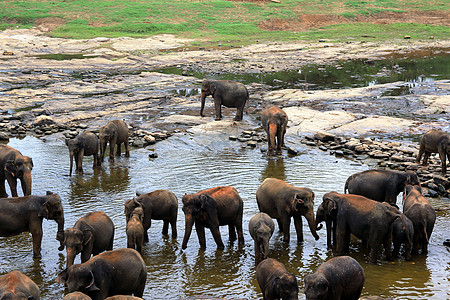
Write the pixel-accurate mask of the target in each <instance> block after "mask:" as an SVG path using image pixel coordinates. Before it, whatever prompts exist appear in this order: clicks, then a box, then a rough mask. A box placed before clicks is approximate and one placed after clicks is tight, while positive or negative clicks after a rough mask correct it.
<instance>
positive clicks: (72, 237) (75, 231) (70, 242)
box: [61, 221, 94, 268]
mask: <svg viewBox="0 0 450 300" xmlns="http://www.w3.org/2000/svg"><path fill="white" fill-rule="evenodd" d="M79 222H80V221H79ZM77 227H78V228H69V229H66V230H65V231H64V246H66V251H67V268H69V267H70V266H71V265H73V262H74V261H75V256H77V254H78V253H80V252H81V251H83V249H84V248H85V247H91V248H92V246H93V239H92V238H93V237H94V234H93V231H94V229H93V228H92V227H91V226H90V225H89V224H87V223H86V222H81V224H80V223H78V222H77ZM61 250H62V249H61Z"/></svg>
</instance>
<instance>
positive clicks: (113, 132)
mask: <svg viewBox="0 0 450 300" xmlns="http://www.w3.org/2000/svg"><path fill="white" fill-rule="evenodd" d="M99 138H100V162H103V159H104V157H105V151H106V144H108V143H109V161H114V147H115V146H117V150H116V156H120V152H121V146H122V144H124V145H125V157H130V146H129V145H128V125H127V124H126V123H125V122H124V121H122V120H113V121H110V122H108V123H107V124H106V125H105V126H103V127H102V128H100V132H99Z"/></svg>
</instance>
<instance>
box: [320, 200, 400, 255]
mask: <svg viewBox="0 0 450 300" xmlns="http://www.w3.org/2000/svg"><path fill="white" fill-rule="evenodd" d="M323 202H325V203H326V205H325V206H327V205H330V206H331V207H333V209H335V210H336V247H335V251H336V253H337V254H338V255H342V254H343V253H346V252H348V251H349V245H350V235H351V234H354V235H355V236H356V237H357V238H359V239H362V241H363V244H365V245H366V244H367V245H368V246H369V248H370V254H369V261H370V262H371V263H376V261H377V255H378V251H379V250H380V248H381V246H382V245H384V250H385V255H386V258H387V259H388V260H390V259H391V256H392V249H391V248H392V224H393V222H394V221H395V219H397V218H400V217H401V215H400V214H398V213H397V211H398V210H397V209H396V208H395V207H392V206H390V205H385V204H383V203H379V202H377V201H374V200H371V199H369V198H366V197H363V196H360V195H352V194H338V193H336V192H330V193H326V194H325V195H324V196H323ZM327 202H330V203H327ZM403 226H404V225H403Z"/></svg>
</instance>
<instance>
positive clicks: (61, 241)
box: [56, 216, 64, 251]
mask: <svg viewBox="0 0 450 300" xmlns="http://www.w3.org/2000/svg"><path fill="white" fill-rule="evenodd" d="M56 223H58V232H57V233H56V240H57V241H59V247H58V250H59V251H62V250H64V217H63V216H61V217H59V218H58V219H56Z"/></svg>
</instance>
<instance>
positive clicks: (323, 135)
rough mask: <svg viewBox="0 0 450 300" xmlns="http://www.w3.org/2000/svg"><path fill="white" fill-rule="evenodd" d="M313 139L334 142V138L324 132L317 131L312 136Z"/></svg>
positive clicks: (332, 135)
mask: <svg viewBox="0 0 450 300" xmlns="http://www.w3.org/2000/svg"><path fill="white" fill-rule="evenodd" d="M314 138H315V139H316V140H319V141H322V142H329V141H334V140H335V138H336V136H335V135H334V134H331V133H328V132H325V131H319V132H317V133H316V134H315V135H314Z"/></svg>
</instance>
